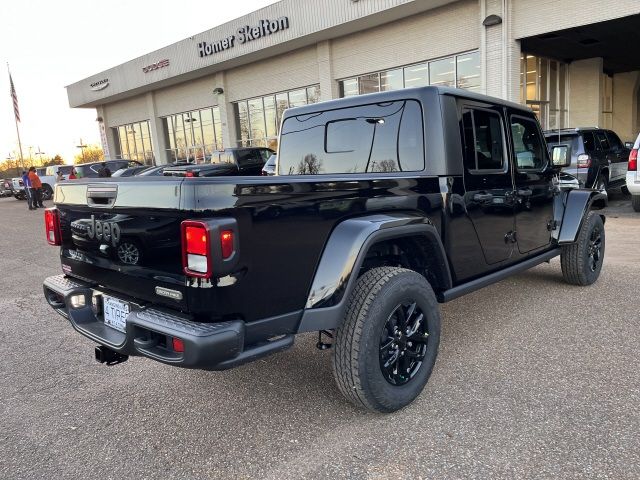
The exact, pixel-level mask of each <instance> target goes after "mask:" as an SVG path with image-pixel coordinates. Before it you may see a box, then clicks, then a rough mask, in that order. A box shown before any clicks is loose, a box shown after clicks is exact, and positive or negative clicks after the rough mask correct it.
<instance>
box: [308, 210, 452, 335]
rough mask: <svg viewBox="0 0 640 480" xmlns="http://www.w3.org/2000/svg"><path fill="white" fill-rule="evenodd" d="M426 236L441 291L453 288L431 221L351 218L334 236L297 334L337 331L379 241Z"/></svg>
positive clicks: (383, 216) (400, 217)
mask: <svg viewBox="0 0 640 480" xmlns="http://www.w3.org/2000/svg"><path fill="white" fill-rule="evenodd" d="M409 236H425V237H426V239H427V241H429V243H430V244H431V245H437V248H436V249H435V256H436V257H437V258H436V260H435V261H436V262H437V266H438V268H439V269H440V272H439V273H440V281H441V283H442V285H441V286H442V288H443V289H447V288H451V285H452V280H451V271H450V269H449V263H448V261H447V256H446V253H445V250H444V247H443V245H442V241H441V239H440V234H439V232H438V230H437V229H436V227H435V226H434V225H433V224H432V223H431V222H430V221H429V219H428V218H425V217H423V216H417V215H410V214H406V215H403V214H377V215H368V216H365V217H358V218H352V219H349V220H345V221H344V222H342V223H340V224H339V225H338V226H336V228H335V229H334V230H333V232H332V233H331V235H330V237H329V239H328V241H327V243H326V245H325V248H324V250H323V253H322V256H321V258H320V261H319V262H318V267H317V269H316V273H315V275H314V279H313V282H312V283H311V288H310V289H309V294H308V296H307V303H306V305H305V310H304V313H303V315H302V319H301V320H300V325H299V327H298V333H302V332H313V331H318V330H327V329H333V328H337V327H338V326H339V325H340V323H341V322H342V318H343V316H344V311H345V309H346V307H347V301H348V298H349V295H350V293H351V291H352V290H353V289H354V288H355V283H356V280H357V278H358V275H354V272H355V273H357V272H358V271H359V270H360V267H361V266H362V263H363V262H364V259H365V257H366V255H367V252H368V251H369V248H370V247H371V246H372V245H374V244H375V243H378V242H380V241H384V240H389V239H394V238H402V237H409Z"/></svg>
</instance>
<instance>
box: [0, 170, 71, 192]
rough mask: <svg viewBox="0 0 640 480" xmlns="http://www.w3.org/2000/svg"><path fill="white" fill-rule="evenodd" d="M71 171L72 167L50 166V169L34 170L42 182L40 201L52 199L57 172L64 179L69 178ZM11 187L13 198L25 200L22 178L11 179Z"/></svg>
mask: <svg viewBox="0 0 640 480" xmlns="http://www.w3.org/2000/svg"><path fill="white" fill-rule="evenodd" d="M72 169H73V165H52V166H50V167H40V168H36V173H37V174H38V177H40V181H41V182H42V199H43V200H51V198H52V197H53V189H54V187H55V185H56V177H57V175H58V171H62V175H63V177H64V178H65V179H67V178H69V174H70V173H71V170H72ZM11 183H12V185H13V196H14V197H15V198H17V199H18V200H25V199H26V196H25V191H24V183H23V182H22V177H15V178H12V179H11Z"/></svg>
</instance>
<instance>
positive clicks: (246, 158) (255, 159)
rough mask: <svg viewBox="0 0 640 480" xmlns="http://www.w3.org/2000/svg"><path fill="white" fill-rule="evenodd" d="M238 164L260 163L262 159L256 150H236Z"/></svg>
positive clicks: (245, 165)
mask: <svg viewBox="0 0 640 480" xmlns="http://www.w3.org/2000/svg"><path fill="white" fill-rule="evenodd" d="M236 158H237V159H238V166H240V167H248V166H251V165H262V164H263V163H264V160H263V159H262V156H261V155H260V152H259V151H258V150H238V151H237V152H236Z"/></svg>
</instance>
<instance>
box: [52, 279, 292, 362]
mask: <svg viewBox="0 0 640 480" xmlns="http://www.w3.org/2000/svg"><path fill="white" fill-rule="evenodd" d="M95 287H96V285H94V284H91V283H88V282H83V281H80V280H77V279H72V278H70V277H66V276H64V275H56V276H53V277H49V278H47V279H46V280H45V281H44V285H43V288H44V295H45V298H46V300H47V302H48V303H49V305H50V306H51V307H52V308H53V309H54V310H56V311H57V312H58V313H59V314H60V315H62V316H63V317H65V318H67V319H68V320H69V321H70V322H71V325H72V326H73V328H74V329H75V330H76V331H78V332H79V333H81V334H82V335H84V336H85V337H87V338H90V339H91V340H93V341H94V342H97V343H99V344H100V345H104V346H106V347H108V348H110V349H111V350H114V351H116V352H118V353H120V354H122V355H134V356H135V355H137V356H145V357H148V358H151V359H153V360H157V361H159V362H162V363H166V364H169V365H174V366H179V367H184V368H198V369H203V370H225V369H228V368H232V367H235V366H238V365H241V364H243V363H247V362H250V361H253V360H256V359H258V358H261V357H264V356H266V355H269V354H271V353H275V352H278V351H281V350H285V349H287V348H289V347H290V346H291V345H292V344H293V335H283V336H281V337H280V338H277V339H275V340H265V341H263V342H258V343H255V344H253V345H251V346H249V347H246V346H245V323H244V322H243V321H242V320H231V321H224V322H213V323H201V322H195V321H193V320H191V319H190V318H189V317H188V316H186V315H183V314H181V313H179V312H173V311H170V310H169V309H164V308H158V307H156V306H147V305H139V304H137V303H135V301H131V300H130V299H126V298H123V300H126V301H128V302H129V306H130V313H129V315H128V316H127V319H126V329H125V330H126V333H125V332H120V331H118V330H116V329H114V328H111V327H109V326H107V325H105V323H104V321H103V319H102V318H101V314H97V313H96V312H94V309H93V307H92V302H93V300H94V299H95V298H98V297H100V296H101V295H102V294H103V293H104V292H103V291H102V290H98V289H96V288H95ZM76 296H81V297H84V299H85V302H84V304H85V305H84V306H82V307H80V308H74V307H73V306H72V304H71V298H72V297H76ZM115 296H116V297H119V298H122V296H121V295H115ZM173 338H178V339H180V340H182V341H183V344H184V352H176V351H174V350H173V347H172V339H173Z"/></svg>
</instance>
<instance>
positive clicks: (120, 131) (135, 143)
mask: <svg viewBox="0 0 640 480" xmlns="http://www.w3.org/2000/svg"><path fill="white" fill-rule="evenodd" d="M113 132H114V137H115V141H116V158H126V159H128V160H137V161H138V162H140V163H144V164H146V165H153V164H154V162H155V157H154V153H153V142H152V141H151V129H150V128H149V121H148V120H144V121H142V122H135V123H128V124H126V125H120V126H119V127H115V128H113Z"/></svg>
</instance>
